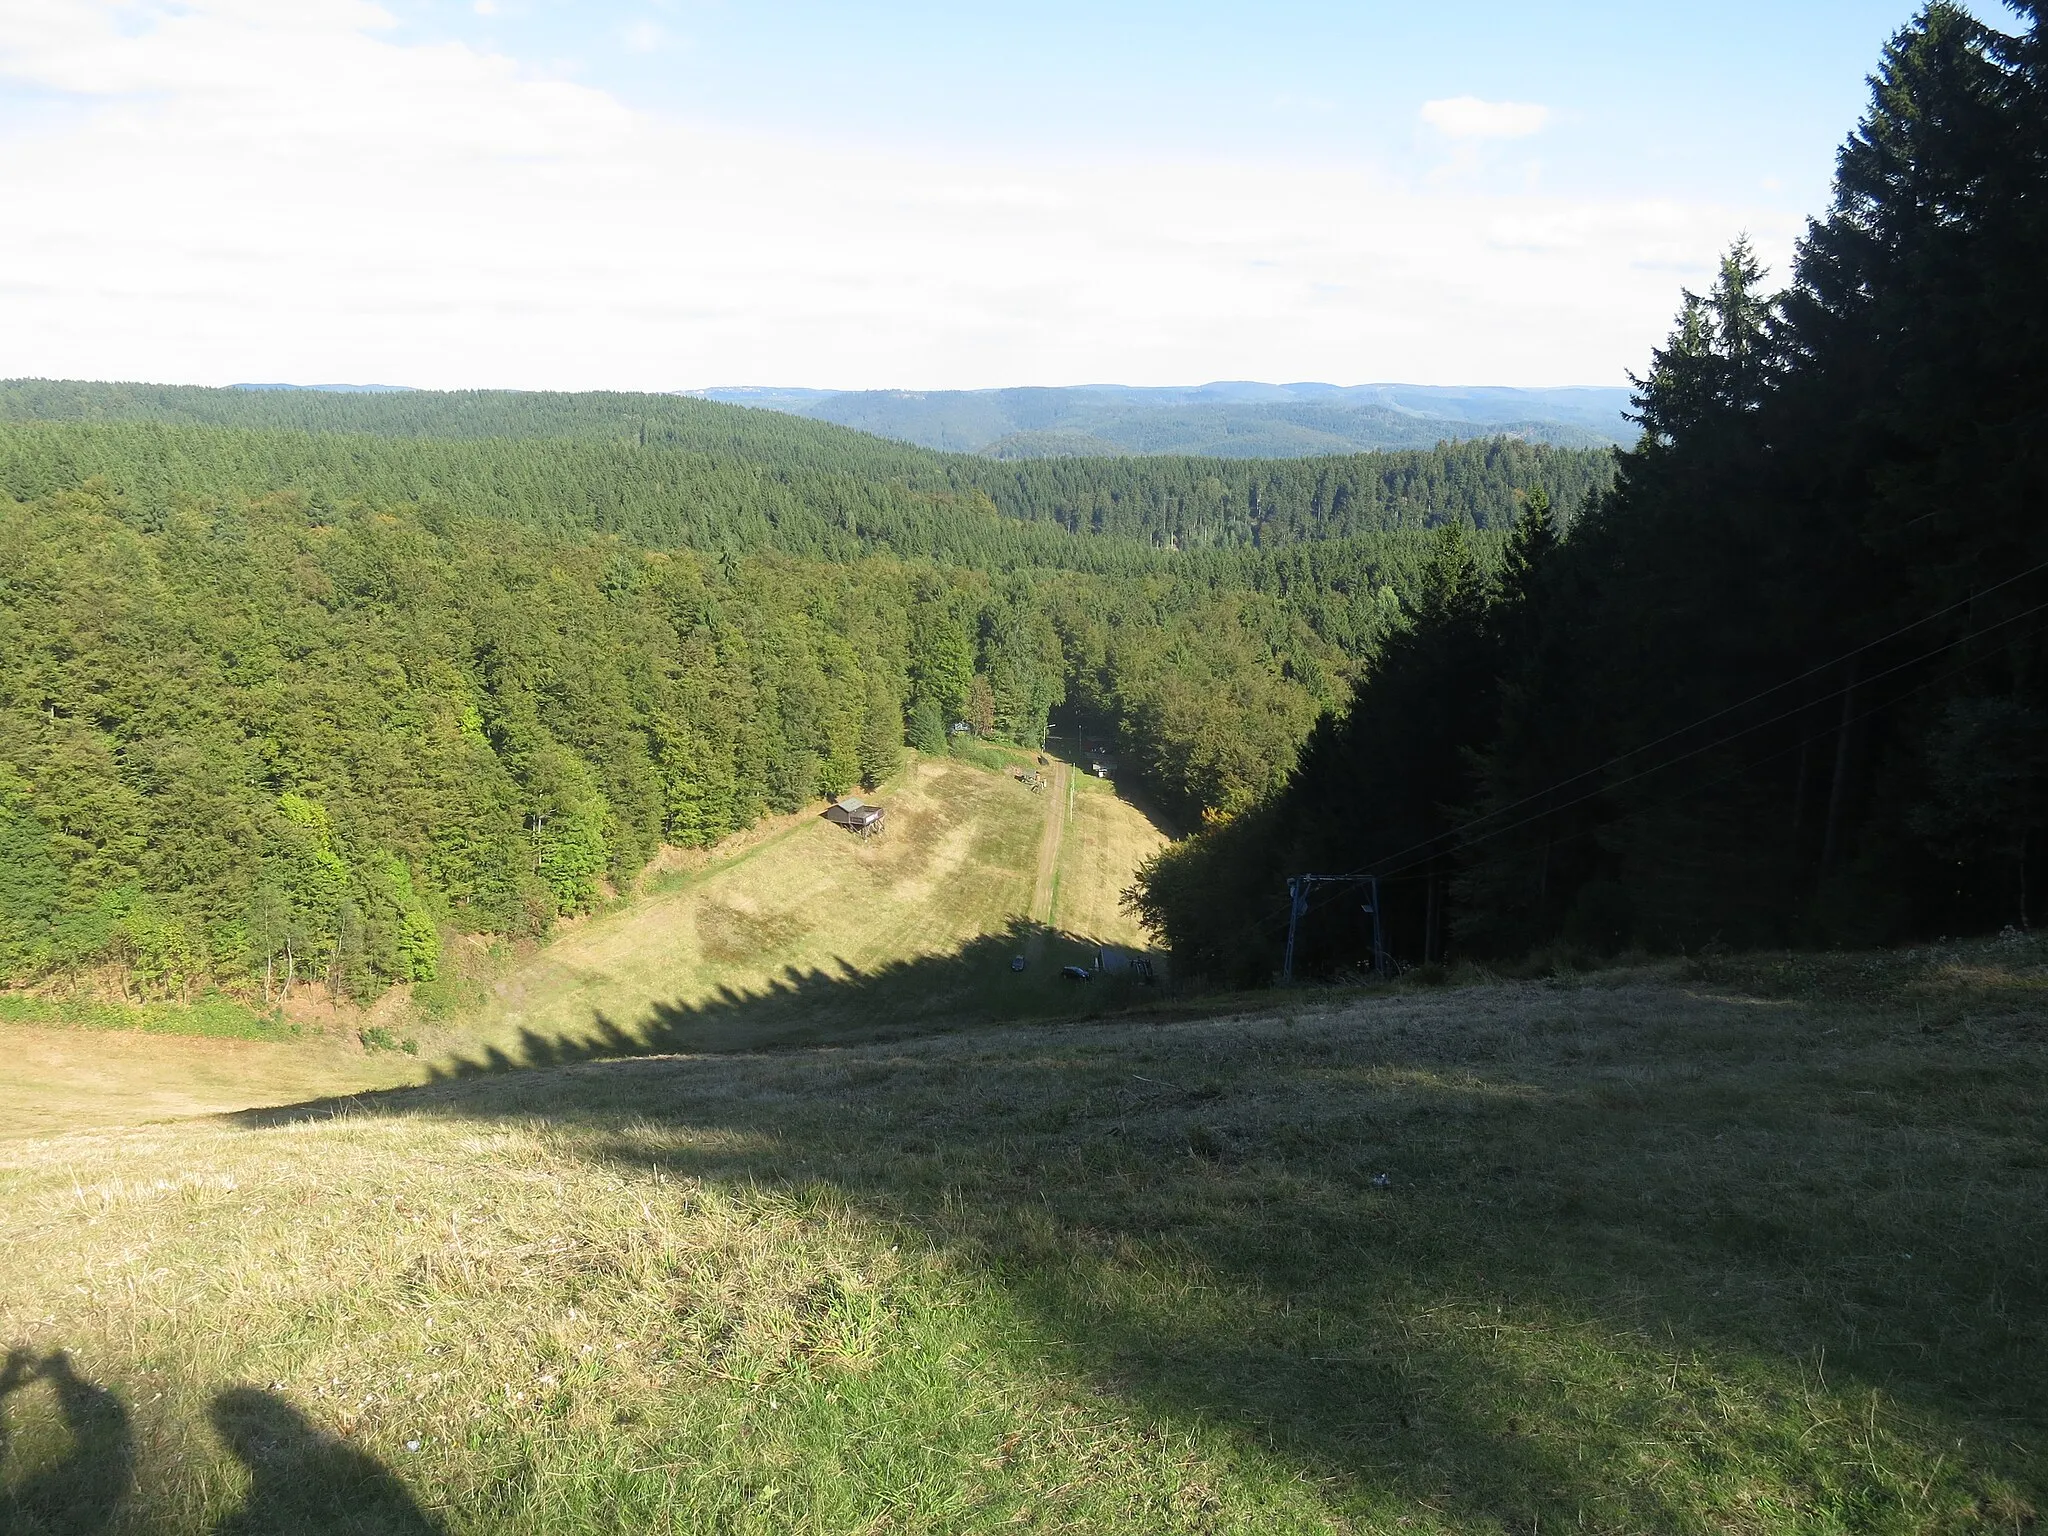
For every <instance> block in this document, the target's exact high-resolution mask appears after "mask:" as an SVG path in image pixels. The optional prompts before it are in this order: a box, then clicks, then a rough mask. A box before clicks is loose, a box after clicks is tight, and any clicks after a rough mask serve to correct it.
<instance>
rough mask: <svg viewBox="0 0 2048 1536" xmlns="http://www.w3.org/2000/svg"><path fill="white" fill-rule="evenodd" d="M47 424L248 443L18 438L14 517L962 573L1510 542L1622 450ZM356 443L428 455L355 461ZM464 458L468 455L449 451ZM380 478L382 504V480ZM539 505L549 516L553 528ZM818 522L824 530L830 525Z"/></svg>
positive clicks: (334, 414) (634, 428) (504, 398)
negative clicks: (934, 448) (563, 533)
mask: <svg viewBox="0 0 2048 1536" xmlns="http://www.w3.org/2000/svg"><path fill="white" fill-rule="evenodd" d="M32 422H33V423H51V424H69V425H70V426H71V427H73V428H76V427H80V426H95V427H101V428H104V427H108V426H121V427H127V428H130V429H133V428H136V427H145V428H153V429H162V428H165V427H211V428H215V429H227V431H228V432H229V433H230V434H234V435H214V434H208V433H203V432H201V433H193V432H166V431H161V430H155V431H149V430H143V431H134V430H131V431H128V432H107V431H89V432H79V431H76V430H72V431H62V430H60V431H55V432H45V433H33V432H31V433H26V434H22V433H18V432H14V431H6V430H4V429H0V441H4V442H5V444H6V445H7V446H6V450H5V458H4V460H0V465H4V468H0V476H4V478H0V483H4V484H6V485H7V486H8V488H9V489H11V490H12V491H13V492H14V494H15V496H16V497H17V499H20V498H22V497H24V496H27V495H32V494H42V493H43V492H44V491H45V490H48V489H50V488H52V487H53V486H55V485H58V484H75V483H76V482H77V478H78V475H79V473H80V471H81V470H83V469H87V468H88V466H87V465H86V464H85V463H84V459H85V458H87V457H92V456H94V455H97V457H96V458H95V459H94V462H93V463H92V464H91V465H90V466H89V468H90V471H91V472H95V473H103V474H107V475H109V476H110V477H112V478H115V479H116V480H120V479H121V477H122V476H123V475H130V476H133V477H134V483H133V484H132V485H127V484H125V483H124V489H126V490H128V491H129V493H130V494H133V495H139V496H145V497H146V496H148V495H149V494H150V493H151V489H152V486H153V485H155V484H183V485H186V486H188V487H192V486H194V485H195V484H196V482H195V479H194V477H195V476H200V477H203V478H204V480H205V481H206V484H207V486H208V488H210V489H215V490H219V491H222V492H225V491H228V490H233V491H235V492H238V493H241V494H257V493H260V492H263V491H269V490H283V489H290V488H294V487H297V488H300V489H307V490H311V489H312V488H313V487H314V486H315V485H318V486H319V487H321V488H323V489H324V490H325V491H326V493H327V494H330V495H342V496H368V497H372V498H374V499H379V500H393V499H400V498H416V497H418V496H422V495H428V494H432V495H439V496H443V497H454V496H457V495H462V494H467V495H469V496H470V497H471V499H472V502H473V503H474V505H472V504H471V503H464V504H463V505H464V506H465V508H466V509H469V510H476V511H500V512H505V511H512V512H514V513H515V514H516V515H520V516H521V517H522V519H523V520H525V521H534V522H540V523H542V524H543V525H545V526H551V527H556V528H571V527H574V528H583V527H599V528H603V529H604V530H605V531H610V532H617V533H620V534H621V535H623V536H625V537H629V538H635V539H637V540H639V541H640V542H642V543H647V544H650V545H660V544H664V543H672V542H675V541H676V539H677V538H678V537H680V536H682V535H684V534H687V535H688V536H689V537H690V538H691V539H692V540H701V539H703V538H707V537H714V536H716V537H721V538H728V539H745V538H752V539H755V540H758V539H760V538H761V537H762V536H763V532H762V530H761V528H760V527H759V526H758V524H759V521H760V520H761V519H768V520H771V521H772V522H773V523H774V524H775V525H776V526H777V527H778V528H779V527H782V526H783V525H784V524H789V525H790V526H789V528H788V531H787V533H786V534H785V535H783V537H784V538H785V540H786V542H785V543H783V544H781V545H778V546H776V547H782V548H786V549H788V550H789V551H790V552H792V553H804V554H807V555H820V554H826V553H828V552H829V551H830V549H831V547H832V544H833V541H834V540H835V539H839V538H840V537H841V536H843V535H845V534H846V533H847V532H848V531H849V523H851V524H852V525H853V527H852V530H851V531H852V532H853V533H854V535H855V536H856V537H866V538H868V539H870V540H871V541H872V540H876V539H881V540H887V541H889V542H890V544H891V547H892V548H894V549H896V550H897V551H898V552H900V553H912V552H914V553H921V554H928V555H931V556H933V557H934V558H943V559H948V560H958V559H960V558H961V556H962V555H963V553H965V552H967V551H968V550H969V549H970V548H974V547H978V546H979V545H981V544H987V545H988V546H989V548H990V550H991V552H992V554H991V557H992V558H993V557H996V555H997V553H999V555H1000V558H1005V559H1010V560H1013V561H1014V560H1030V561H1033V562H1036V563H1040V564H1060V565H1068V566H1076V567H1078V566H1079V565H1080V563H1081V562H1083V561H1085V560H1088V559H1094V560H1097V561H1098V562H1100V561H1102V560H1103V559H1105V557H1104V556H1103V555H1102V553H1101V552H1100V551H1099V550H1098V551H1094V552H1092V553H1090V554H1083V553H1081V552H1078V551H1075V550H1072V549H1071V548H1069V547H1068V546H1066V545H1064V544H1060V543H1057V542H1048V541H1047V540H1045V539H1043V538H1033V537H1031V536H1029V535H1026V534H1015V535H1013V536H1012V537H1011V539H1010V541H1009V543H1008V544H1004V543H1003V540H1002V539H1001V537H1000V536H999V535H998V534H996V533H993V532H990V531H987V530H983V529H980V528H978V527H975V526H973V525H974V524H975V523H976V522H977V521H978V520H980V519H982V518H984V517H985V516H986V514H987V513H988V512H989V511H991V510H993V511H996V512H1000V513H1002V514H1004V515H1005V516H1007V517H1009V518H1012V519H1015V520H1018V521H1021V522H1027V523H1040V524H1057V525H1058V526H1059V527H1060V528H1061V529H1063V530H1064V531H1065V532H1067V533H1069V534H1084V535H1093V536H1096V537H1101V538H1108V539H1111V540H1117V541H1125V542H1130V543H1133V544H1137V545H1145V546H1153V547H1167V548H1178V549H1193V548H1207V547H1217V546H1236V545H1255V546H1260V547H1272V546H1275V545H1279V544H1284V543H1294V542H1300V541H1304V540H1322V539H1345V538H1354V537H1358V536H1361V535H1370V534H1377V533H1382V532H1387V531H1390V530H1416V529H1424V528H1431V527H1435V526H1437V525H1438V524H1441V523H1444V522H1464V523H1468V524H1470V525H1471V526H1473V527H1475V528H1496V529H1497V528H1500V527H1503V526H1505V525H1506V523H1507V522H1508V521H1509V520H1511V519H1512V517H1513V514H1514V507H1515V496H1516V493H1517V492H1519V491H1522V490H1525V489H1530V488H1540V489H1541V490H1543V492H1544V493H1545V494H1546V495H1548V496H1549V497H1550V499H1551V501H1552V503H1553V504H1554V505H1556V506H1558V507H1560V508H1563V509H1566V510H1568V511H1571V510H1576V509H1577V508H1579V507H1580V506H1582V505H1584V503H1585V502H1586V500H1587V498H1588V497H1589V496H1590V495H1593V494H1595V493H1597V492H1599V491H1601V490H1604V489H1605V488H1606V487H1607V486H1608V484H1609V483H1611V481H1612V478H1613V456H1612V454H1610V453H1609V452H1607V451H1606V450H1605V449H1560V448H1550V447H1546V446H1543V445H1541V444H1535V443H1528V442H1523V441H1519V440H1517V439H1514V438H1510V437H1496V438H1490V439H1483V440H1468V441H1464V442H1458V443H1445V444H1441V445H1439V446H1438V447H1436V448H1434V449H1426V450H1425V449H1418V450H1408V451H1399V452H1385V453H1361V454H1347V455H1342V456H1336V457H1326V458H1313V459H1300V460H1247V459H1213V458H1178V457H1162V458H1137V459H1131V458H1117V459H1057V460H1039V461H1031V462H1020V463H1001V462H995V461H991V460H988V459H983V458H979V457H975V456H972V455H963V454H943V453H934V452H930V451H927V450H925V449H921V448H914V447H910V446H907V445H905V444H902V443H896V442H890V441H887V440H885V439H882V438H877V437H870V436H868V435H867V434H865V433H861V432H854V431H851V430H849V429H847V428H844V427H838V426H834V425H831V424H830V423H826V422H819V421H811V420H807V419H805V418H801V417H796V416H789V415H784V414H781V413H779V412H775V411H763V410H747V409H743V408H741V407H738V406H731V405H722V404H718V403H715V402H712V401H707V400H695V399H689V398H680V397H676V396H668V395H629V394H611V393H589V394H552V393H545V392H534V393H522V392H512V391H504V390H469V391H452V392H435V391H408V392H404V393H396V394H376V395H353V394H329V393H324V392H320V391H304V390H288V391H287V390H277V391H263V390H234V389H198V388H191V387H183V386H170V385H145V384H80V383H67V382H53V381H46V380H33V379H30V380H20V379H17V380H10V381H5V382H0V423H32ZM239 434H253V435H239ZM353 437H375V438H391V439H405V440H410V441H409V442H407V443H406V444H404V445H402V446H400V447H397V448H394V449H386V448H382V447H373V448H363V447H355V448H350V447H348V446H347V444H348V441H349V439H350V438H353ZM450 442H454V443H461V444H467V445H468V446H466V447H452V448H451V447H446V446H443V445H444V444H447V443H450ZM309 444H324V445H327V446H325V447H312V446H308V445H309ZM357 461H363V462H361V463H358V462H357ZM557 461H559V462H557ZM153 463H160V464H161V467H160V468H156V469H152V468H151V465H152V464H153ZM373 466H374V474H375V476H376V477H377V478H376V480H375V483H372V482H371V481H370V480H369V479H367V478H365V476H366V475H367V474H369V473H371V472H372V467H373ZM464 487H473V489H470V490H468V491H465V490H464ZM540 504H545V506H546V510H545V512H544V513H543V514H540V515H536V514H535V512H534V511H533V509H534V508H535V507H536V506H537V505H540ZM741 505H744V506H747V507H753V508H757V509H758V510H757V511H756V513H755V515H754V518H753V519H752V520H751V521H750V520H749V519H746V518H740V519H737V520H736V519H734V518H733V517H732V516H731V514H732V513H733V511H734V509H735V508H736V507H737V506H741ZM692 507H697V508H699V509H700V510H698V511H696V512H692V511H691V510H690V509H691V508H692ZM948 518H951V519H958V520H963V521H964V522H965V523H966V524H967V525H968V526H967V528H966V529H965V531H963V532H962V533H960V534H958V535H957V536H954V537H952V538H951V539H950V540H945V539H942V538H941V536H940V533H939V532H938V531H937V530H935V529H934V527H933V523H934V520H944V519H948ZM597 519H602V521H597ZM814 519H821V520H822V526H811V522H812V520H814ZM799 542H801V543H802V544H803V546H804V547H802V548H801V549H799V548H798V547H797V545H798V543H799ZM942 544H943V545H944V547H943V548H942V547H941V546H942ZM1062 552H1064V553H1062ZM1090 568H1096V569H1102V568H1106V566H1104V565H1102V564H1100V563H1098V564H1097V565H1095V566H1093V567H1090Z"/></svg>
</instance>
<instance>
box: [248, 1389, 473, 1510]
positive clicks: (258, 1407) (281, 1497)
mask: <svg viewBox="0 0 2048 1536" xmlns="http://www.w3.org/2000/svg"><path fill="white" fill-rule="evenodd" d="M213 1427H214V1429H215V1430H216V1431H218V1432H219V1434H220V1437H221V1439H222V1440H224V1441H225V1442H226V1443H227V1446H228V1449H229V1450H231V1451H233V1452H234V1453H235V1456H236V1458H237V1459H239V1460H240V1461H241V1463H242V1465H243V1466H245V1467H247V1468H248V1469H249V1477H250V1483H249V1495H248V1498H247V1499H246V1500H244V1501H243V1504H242V1507H241V1509H239V1510H238V1511H236V1512H235V1513H234V1514H232V1515H230V1516H228V1517H227V1518H226V1519H225V1520H223V1521H221V1523H220V1524H218V1525H216V1526H215V1527H214V1532H215V1536H259V1533H264V1536H268V1533H272V1532H279V1533H281V1532H303V1533H307V1536H328V1533H331V1536H341V1533H343V1532H347V1533H349V1536H440V1532H441V1529H442V1527H441V1524H440V1522H439V1521H437V1520H435V1519H433V1518H432V1517H431V1516H429V1515H428V1514H427V1513H426V1511H424V1510H423V1509H421V1508H420V1507H419V1505H418V1504H417V1503H415V1502H414V1500H413V1497H412V1495H411V1494H410V1493H408V1492H406V1489H405V1485H404V1484H402V1483H400V1482H399V1480H398V1479H397V1478H396V1477H394V1476H393V1475H392V1474H391V1472H390V1471H389V1470H388V1469H387V1468H386V1467H385V1466H384V1465H383V1463H381V1462H379V1461H378V1460H377V1459H376V1458H375V1457H373V1456H369V1455H366V1454H364V1453H363V1452H362V1451H359V1450H357V1449H356V1448H355V1447H354V1446H352V1445H349V1444H348V1443H347V1442H346V1441H344V1440H341V1439H339V1438H337V1437H336V1436H334V1435H331V1434H328V1433H326V1432H325V1431H323V1430H321V1429H319V1428H318V1427H316V1426H315V1425H314V1424H313V1423H312V1421H311V1420H309V1419H308V1418H307V1417H306V1416H305V1415H304V1414H302V1413H300V1412H299V1410H298V1409H296V1408H294V1407H293V1406H292V1405H291V1404H290V1403H288V1402H286V1401H285V1400H284V1399H283V1398H281V1397H278V1396H275V1395H274V1394H272V1393H269V1392H261V1391H258V1390H257V1389H255V1388H254V1387H234V1388H230V1389H229V1390H228V1391H225V1392H223V1393H221V1394H220V1395H219V1396H218V1397H216V1398H215V1399H214V1400H213Z"/></svg>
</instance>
